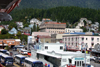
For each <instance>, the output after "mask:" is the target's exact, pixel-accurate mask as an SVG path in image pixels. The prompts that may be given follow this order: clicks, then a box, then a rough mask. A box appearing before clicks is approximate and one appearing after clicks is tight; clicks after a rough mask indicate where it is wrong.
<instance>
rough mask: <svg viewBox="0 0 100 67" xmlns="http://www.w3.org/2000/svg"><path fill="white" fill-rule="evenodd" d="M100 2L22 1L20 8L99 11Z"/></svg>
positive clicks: (98, 0) (72, 0)
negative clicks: (74, 7)
mask: <svg viewBox="0 0 100 67" xmlns="http://www.w3.org/2000/svg"><path fill="white" fill-rule="evenodd" d="M99 3H100V0H22V1H21V3H20V8H39V9H45V8H52V7H58V6H79V7H85V8H93V9H98V8H99V9H100V4H99Z"/></svg>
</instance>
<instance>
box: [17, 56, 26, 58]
mask: <svg viewBox="0 0 100 67" xmlns="http://www.w3.org/2000/svg"><path fill="white" fill-rule="evenodd" d="M16 56H17V57H20V58H22V57H26V56H23V55H16Z"/></svg>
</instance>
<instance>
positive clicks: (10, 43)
mask: <svg viewBox="0 0 100 67" xmlns="http://www.w3.org/2000/svg"><path fill="white" fill-rule="evenodd" d="M20 42H21V40H20V39H0V46H2V45H3V46H10V47H13V46H15V45H20Z"/></svg>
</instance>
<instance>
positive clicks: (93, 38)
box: [82, 38, 99, 41]
mask: <svg viewBox="0 0 100 67" xmlns="http://www.w3.org/2000/svg"><path fill="white" fill-rule="evenodd" d="M83 40H84V38H82V41H83ZM86 40H88V38H86ZM91 40H92V41H94V38H91ZM97 41H99V38H97Z"/></svg>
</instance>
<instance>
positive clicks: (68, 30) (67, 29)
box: [65, 28, 83, 33]
mask: <svg viewBox="0 0 100 67" xmlns="http://www.w3.org/2000/svg"><path fill="white" fill-rule="evenodd" d="M65 32H66V33H74V32H83V29H76V28H66V29H65Z"/></svg>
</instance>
